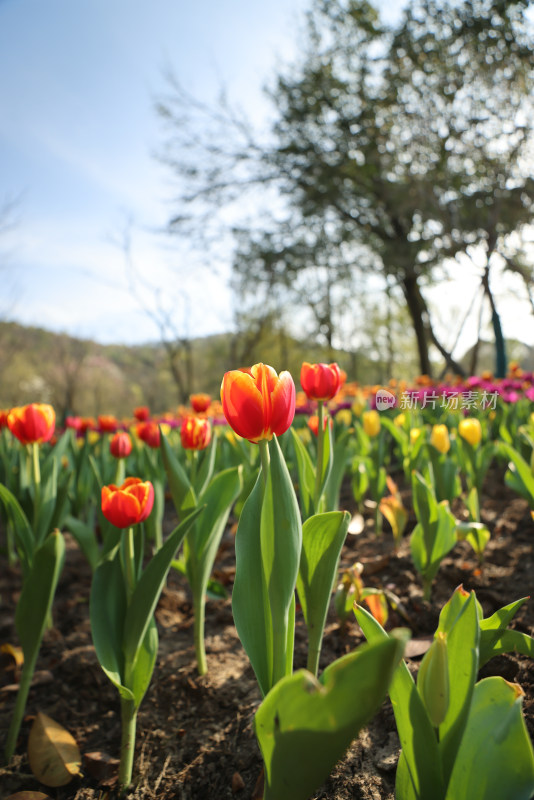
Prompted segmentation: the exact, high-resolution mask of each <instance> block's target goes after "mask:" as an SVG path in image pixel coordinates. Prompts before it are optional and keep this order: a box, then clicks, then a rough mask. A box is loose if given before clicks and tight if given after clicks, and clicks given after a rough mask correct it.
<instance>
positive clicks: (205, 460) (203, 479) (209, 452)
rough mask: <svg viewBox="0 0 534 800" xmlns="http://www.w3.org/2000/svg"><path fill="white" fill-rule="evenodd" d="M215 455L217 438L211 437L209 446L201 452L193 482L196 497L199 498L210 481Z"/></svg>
mask: <svg viewBox="0 0 534 800" xmlns="http://www.w3.org/2000/svg"><path fill="white" fill-rule="evenodd" d="M216 453H217V438H216V437H215V436H212V438H211V441H210V443H209V445H208V446H207V448H206V449H205V450H203V451H202V461H201V463H200V469H199V470H198V474H197V479H196V481H195V490H196V495H197V497H200V495H201V494H202V493H203V492H204V491H205V490H206V488H207V486H208V484H209V483H210V481H211V479H212V476H213V469H214V467H215V456H216Z"/></svg>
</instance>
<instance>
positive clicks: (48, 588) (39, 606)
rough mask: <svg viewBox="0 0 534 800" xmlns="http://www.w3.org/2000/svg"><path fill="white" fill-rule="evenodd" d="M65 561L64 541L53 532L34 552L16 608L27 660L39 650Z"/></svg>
mask: <svg viewBox="0 0 534 800" xmlns="http://www.w3.org/2000/svg"><path fill="white" fill-rule="evenodd" d="M64 560H65V541H64V539H63V536H62V535H61V533H60V532H59V531H54V532H53V533H51V534H50V535H49V536H48V537H47V538H46V539H45V541H44V542H43V544H42V545H41V546H40V547H39V548H38V549H37V551H36V552H35V556H34V560H33V564H32V567H31V570H30V572H29V574H28V576H27V577H26V579H25V581H24V586H23V588H22V594H21V595H20V599H19V602H18V603H17V609H16V611H15V627H16V629H17V633H18V636H19V639H20V643H21V645H22V649H23V651H24V659H25V660H27V661H30V662H31V661H32V659H34V658H35V657H36V656H37V652H38V651H39V647H40V644H41V639H42V638H43V633H44V630H45V627H46V624H47V619H48V617H49V614H50V611H51V609H52V602H53V600H54V595H55V592H56V587H57V583H58V580H59V576H60V574H61V570H62V569H63V563H64Z"/></svg>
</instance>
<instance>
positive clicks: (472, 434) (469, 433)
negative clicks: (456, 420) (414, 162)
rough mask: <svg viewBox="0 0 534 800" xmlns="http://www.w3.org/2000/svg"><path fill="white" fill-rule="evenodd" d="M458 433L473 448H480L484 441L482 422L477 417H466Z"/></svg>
mask: <svg viewBox="0 0 534 800" xmlns="http://www.w3.org/2000/svg"><path fill="white" fill-rule="evenodd" d="M458 433H459V434H460V436H461V437H462V439H465V441H466V442H469V444H470V445H471V446H472V447H478V445H479V444H480V440H481V439H482V427H481V425H480V420H478V419H476V418H475V417H466V418H465V419H463V420H462V421H461V422H460V424H459V425H458Z"/></svg>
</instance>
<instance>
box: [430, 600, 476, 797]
mask: <svg viewBox="0 0 534 800" xmlns="http://www.w3.org/2000/svg"><path fill="white" fill-rule="evenodd" d="M439 630H440V628H439V627H438V631H439ZM445 633H446V634H447V661H448V667H449V675H450V685H449V707H448V710H447V715H446V717H445V719H444V721H443V723H442V724H441V725H440V726H439V750H440V755H441V763H442V766H443V776H444V779H445V783H447V782H448V779H449V776H450V774H451V771H452V768H453V766H454V761H455V759H456V756H457V753H458V748H459V747H460V742H461V741H462V736H463V733H464V729H465V725H466V721H467V718H468V715H469V708H470V705H471V698H472V694H473V689H474V686H475V681H476V677H477V672H478V642H479V626H478V609H477V603H476V597H475V593H474V592H471V594H470V596H469V598H468V600H467V601H466V602H465V603H464V604H463V606H462V608H461V610H460V612H459V614H458V616H457V617H456V619H455V620H454V622H453V623H452V624H451V625H449V626H448V628H447V630H446V631H445Z"/></svg>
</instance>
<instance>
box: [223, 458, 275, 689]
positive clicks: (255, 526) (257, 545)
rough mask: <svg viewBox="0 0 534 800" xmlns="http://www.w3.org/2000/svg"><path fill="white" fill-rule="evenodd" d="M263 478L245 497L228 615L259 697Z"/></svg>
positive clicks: (267, 660)
mask: <svg viewBox="0 0 534 800" xmlns="http://www.w3.org/2000/svg"><path fill="white" fill-rule="evenodd" d="M262 501H263V477H262V473H261V472H260V474H259V475H258V477H257V479H256V484H255V486H254V488H253V489H252V491H251V493H250V494H249V496H248V497H247V499H246V501H245V504H244V506H243V510H242V511H241V516H240V518H239V524H238V526H237V532H236V537H235V580H234V589H233V592H232V612H233V615H234V623H235V627H236V630H237V635H238V636H239V639H240V641H241V644H242V645H243V647H244V648H245V651H246V654H247V655H248V657H249V660H250V663H251V665H252V669H253V670H254V673H255V675H256V678H257V680H258V683H259V686H260V690H261V693H262V694H263V695H266V694H267V692H268V691H269V689H270V688H271V686H272V674H273V673H272V669H273V665H272V662H273V657H272V652H273V650H272V648H273V643H272V626H271V614H270V609H269V602H268V594H267V587H266V584H265V575H264V572H263V567H262V559H261V507H262Z"/></svg>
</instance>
